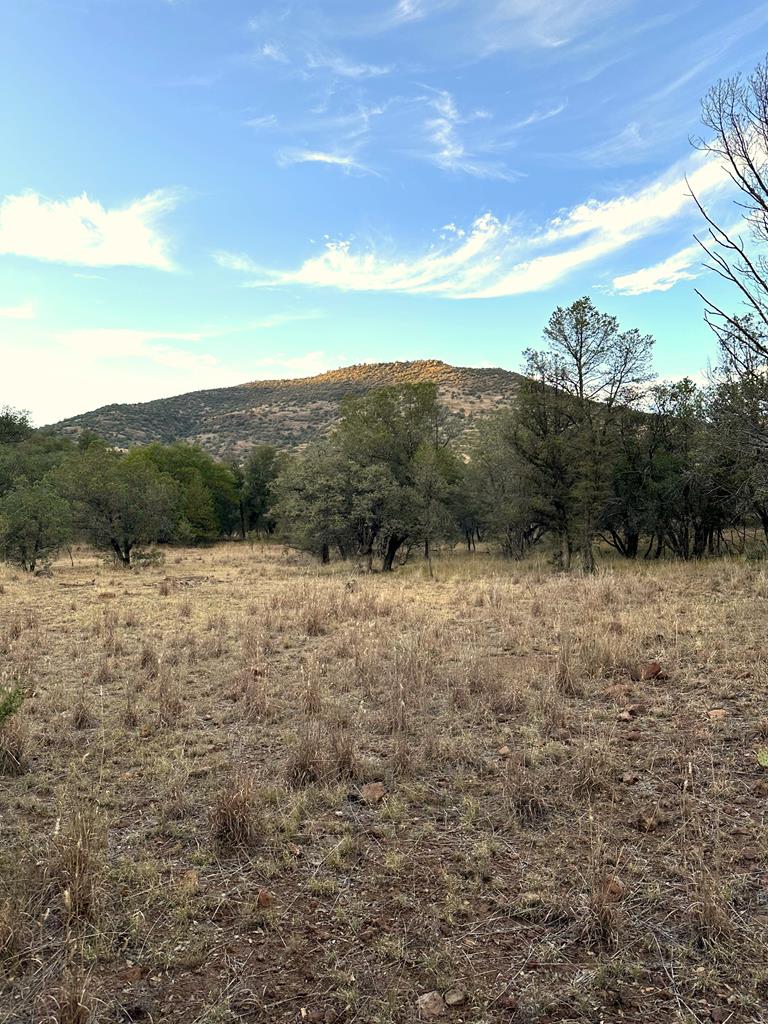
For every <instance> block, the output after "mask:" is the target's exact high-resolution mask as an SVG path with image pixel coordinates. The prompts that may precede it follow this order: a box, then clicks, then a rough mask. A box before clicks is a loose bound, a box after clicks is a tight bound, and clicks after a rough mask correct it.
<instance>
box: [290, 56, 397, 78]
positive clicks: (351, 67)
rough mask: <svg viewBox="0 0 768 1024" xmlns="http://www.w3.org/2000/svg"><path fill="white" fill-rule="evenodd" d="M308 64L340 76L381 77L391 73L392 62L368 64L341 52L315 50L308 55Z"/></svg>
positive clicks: (308, 66) (310, 66) (310, 67)
mask: <svg viewBox="0 0 768 1024" xmlns="http://www.w3.org/2000/svg"><path fill="white" fill-rule="evenodd" d="M306 66H307V68H309V69H310V70H312V71H313V70H316V69H319V70H323V71H329V72H330V73H331V74H332V75H338V76H339V77H340V78H352V79H359V78H380V77H381V76H382V75H389V74H391V72H392V70H393V67H392V65H391V64H367V63H366V62H365V61H356V60H350V59H349V58H347V57H344V56H343V55H342V54H340V53H325V52H314V53H308V54H307V56H306Z"/></svg>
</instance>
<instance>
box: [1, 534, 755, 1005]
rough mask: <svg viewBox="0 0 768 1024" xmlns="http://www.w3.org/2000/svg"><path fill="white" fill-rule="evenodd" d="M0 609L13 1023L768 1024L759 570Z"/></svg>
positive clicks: (10, 601)
mask: <svg viewBox="0 0 768 1024" xmlns="http://www.w3.org/2000/svg"><path fill="white" fill-rule="evenodd" d="M0 582H1V584H2V585H1V586H0V672H1V673H2V686H3V687H5V688H6V689H10V688H12V687H14V686H17V685H18V686H21V687H22V688H23V691H24V693H25V694H26V696H25V699H24V701H23V703H22V704H21V706H20V708H19V709H18V710H17V711H16V712H15V713H13V714H10V715H9V716H8V717H7V718H6V720H5V723H4V724H3V726H2V730H1V731H0V768H1V769H2V773H3V774H2V778H1V779H0V1022H2V1024H6V1022H8V1024H10V1022H14V1024H30V1022H42V1021H50V1022H58V1024H86V1022H91V1021H93V1022H119V1021H147V1022H155V1024H159V1022H163V1024H171V1022H172V1024H203V1022H207V1024H214V1022H217V1024H218V1022H221V1024H224V1022H230V1021H232V1022H234V1021H247V1022H250V1021H253V1022H256V1021H275V1022H282V1021H302V1020H304V1021H317V1022H325V1024H330V1022H333V1021H338V1022H342V1021H343V1022H346V1024H350V1022H352V1021H357V1022H360V1024H385V1022H387V1024H395V1022H397V1024H405V1022H410V1021H417V1020H422V1019H425V1020H426V1019H438V1020H439V1019H442V1020H445V1021H446V1022H456V1024H458V1022H466V1024H490V1022H497V1021H511V1022H514V1021H517V1022H526V1024H528V1022H530V1024H534V1022H544V1021H586V1022H595V1024H597V1022H602V1021H605V1022H614V1021H633V1022H640V1021H643V1022H670V1021H684V1022H687V1024H694V1022H698V1021H717V1022H721V1024H722V1022H726V1021H732V1022H734V1024H736V1022H740V1021H752V1022H760V1021H765V1020H766V1019H768V963H766V955H765V953H766V943H767V942H768V831H767V829H766V820H765V814H766V806H767V802H766V797H767V796H768V706H766V692H767V691H768V660H767V657H766V625H767V624H768V569H767V568H766V567H765V564H761V563H746V562H738V561H717V562H710V563H699V564H687V565H681V564H670V563H654V564H634V565H633V564H626V563H625V564H622V565H618V564H617V565H616V566H615V567H614V568H608V569H606V568H603V570H602V571H600V572H599V573H598V574H597V575H595V576H592V577H588V576H581V575H555V574H553V573H552V572H551V570H549V569H547V568H546V567H544V565H543V564H542V565H538V564H536V563H534V562H528V563H513V562H503V561H501V560H493V559H491V558H490V557H489V556H485V555H482V554H477V555H476V556H474V557H470V556H466V555H458V554H457V555H453V556H444V557H442V558H439V559H437V560H436V561H435V578H434V579H429V577H428V574H427V572H426V569H425V567H423V566H422V564H421V562H420V561H418V560H417V562H416V563H415V564H413V565H408V566H406V567H405V568H404V569H400V570H398V571H396V572H395V573H392V574H371V575H364V574H360V573H359V572H358V571H356V570H355V569H354V567H351V566H347V567H339V566H331V567H328V568H321V567H319V566H318V565H317V564H316V563H315V562H313V561H311V560H310V559H309V558H308V557H305V556H303V555H300V554H297V553H295V552H293V551H290V550H289V549H287V548H283V547H280V546H277V545H274V546H265V547H260V546H259V545H254V546H251V545H249V544H234V543H232V544H222V545H218V546H215V547H212V548H210V549H205V550H200V549H171V550H169V551H168V552H167V554H166V558H165V561H164V562H163V563H161V564H158V565H155V566H149V567H146V568H142V569H137V570H129V571H126V570H119V569H115V568H112V567H111V566H108V565H106V564H105V563H104V561H103V559H102V557H101V556H99V555H97V554H95V553H93V552H91V551H90V550H88V549H85V548H81V549H77V550H75V552H74V556H73V560H72V562H70V559H69V557H63V558H59V559H58V560H57V561H56V562H55V564H54V566H53V575H52V576H50V577H49V576H40V577H35V576H32V575H30V574H25V573H22V572H16V571H14V570H13V569H12V568H9V567H7V566H6V567H3V568H1V569H0ZM761 761H762V762H763V765H762V766H761Z"/></svg>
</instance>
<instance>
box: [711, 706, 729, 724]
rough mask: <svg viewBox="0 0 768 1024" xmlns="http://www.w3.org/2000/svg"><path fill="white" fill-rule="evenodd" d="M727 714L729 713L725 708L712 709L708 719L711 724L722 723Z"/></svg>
mask: <svg viewBox="0 0 768 1024" xmlns="http://www.w3.org/2000/svg"><path fill="white" fill-rule="evenodd" d="M727 714H728V712H727V711H726V710H725V708H712V710H711V711H708V712H707V718H708V719H709V720H710V722H721V721H722V720H723V719H724V718H725V717H726V715H727Z"/></svg>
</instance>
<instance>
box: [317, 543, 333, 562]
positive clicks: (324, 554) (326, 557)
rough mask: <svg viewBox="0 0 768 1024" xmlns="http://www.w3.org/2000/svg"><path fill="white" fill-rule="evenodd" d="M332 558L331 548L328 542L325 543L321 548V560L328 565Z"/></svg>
mask: <svg viewBox="0 0 768 1024" xmlns="http://www.w3.org/2000/svg"><path fill="white" fill-rule="evenodd" d="M330 560H331V549H330V548H329V547H328V545H327V544H323V546H322V547H321V548H320V562H321V564H322V565H328V563H329V562H330Z"/></svg>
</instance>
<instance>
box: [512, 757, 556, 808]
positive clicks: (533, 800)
mask: <svg viewBox="0 0 768 1024" xmlns="http://www.w3.org/2000/svg"><path fill="white" fill-rule="evenodd" d="M504 796H505V798H506V800H507V803H508V806H509V808H510V810H511V812H512V813H513V814H514V815H515V816H516V817H517V818H518V819H519V820H520V821H521V822H523V823H525V824H532V823H534V822H536V821H540V820H541V819H542V818H543V817H544V816H545V815H546V814H547V812H548V810H549V799H548V796H547V786H546V784H545V782H544V776H543V774H542V773H541V772H539V771H536V770H535V769H534V768H532V767H531V766H529V765H528V764H526V759H525V757H524V756H518V757H513V758H510V760H509V761H508V763H507V768H506V773H505V778H504Z"/></svg>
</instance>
